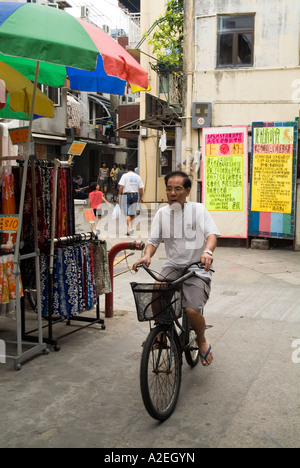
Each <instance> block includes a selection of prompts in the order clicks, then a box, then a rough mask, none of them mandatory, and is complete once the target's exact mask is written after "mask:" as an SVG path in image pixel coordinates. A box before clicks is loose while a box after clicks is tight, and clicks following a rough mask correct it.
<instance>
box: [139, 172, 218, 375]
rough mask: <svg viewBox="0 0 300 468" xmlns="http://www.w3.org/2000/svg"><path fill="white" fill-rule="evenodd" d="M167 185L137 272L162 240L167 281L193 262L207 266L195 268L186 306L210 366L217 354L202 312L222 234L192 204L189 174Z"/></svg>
mask: <svg viewBox="0 0 300 468" xmlns="http://www.w3.org/2000/svg"><path fill="white" fill-rule="evenodd" d="M165 184H166V192H167V197H168V206H165V207H163V208H160V209H159V210H158V212H157V213H156V214H155V216H154V219H153V222H152V226H151V233H150V237H149V240H148V243H147V246H146V248H145V252H144V255H143V257H142V258H140V259H139V260H138V261H137V262H136V263H135V264H134V265H133V269H134V270H135V271H137V267H138V265H140V264H142V263H145V264H146V266H147V267H149V266H150V264H151V258H152V257H153V255H154V254H155V252H156V250H157V248H158V247H159V245H160V243H161V242H162V241H164V243H165V249H166V254H167V261H166V262H165V263H164V264H163V270H162V272H161V275H162V276H163V277H164V278H168V279H170V280H175V279H177V278H178V277H179V276H180V275H181V274H182V272H183V270H184V268H185V266H186V265H188V264H191V263H193V262H200V263H201V264H202V265H204V267H205V269H204V270H203V269H200V268H197V267H195V268H193V269H194V271H195V275H194V276H192V277H191V278H188V279H187V280H186V281H185V283H184V285H183V298H184V299H183V305H184V307H185V308H186V313H187V316H188V318H189V321H190V325H191V328H192V329H193V330H195V332H196V333H197V337H198V347H199V354H200V358H201V362H202V364H203V365H204V366H207V365H210V364H211V363H212V360H213V354H212V351H211V346H210V344H209V342H208V341H207V339H206V337H205V319H204V317H203V314H202V312H203V307H204V305H205V304H206V302H207V300H208V298H209V295H210V290H211V286H210V285H211V277H212V273H211V271H210V268H211V265H212V262H213V252H214V250H215V248H216V246H217V237H218V236H219V235H220V233H219V231H218V229H217V227H216V225H215V223H214V221H213V220H212V218H211V216H210V214H209V213H208V211H207V210H206V208H205V207H204V205H202V204H201V203H195V202H188V200H187V198H188V197H189V195H190V192H191V187H192V183H191V180H190V179H189V177H188V175H187V174H185V173H184V172H181V171H174V172H170V173H169V174H167V175H166V176H165Z"/></svg>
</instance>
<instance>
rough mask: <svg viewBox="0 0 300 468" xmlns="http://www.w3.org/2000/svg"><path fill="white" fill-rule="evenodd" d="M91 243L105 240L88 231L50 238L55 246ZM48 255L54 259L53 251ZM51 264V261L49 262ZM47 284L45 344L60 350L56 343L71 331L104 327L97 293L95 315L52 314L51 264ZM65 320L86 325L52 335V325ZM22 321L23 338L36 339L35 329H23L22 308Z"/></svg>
mask: <svg viewBox="0 0 300 468" xmlns="http://www.w3.org/2000/svg"><path fill="white" fill-rule="evenodd" d="M86 242H88V243H93V244H96V245H106V242H105V241H101V240H99V239H98V238H97V237H96V236H95V235H94V233H92V232H89V233H80V234H75V235H72V236H66V237H62V238H54V239H51V245H52V244H54V245H55V246H56V248H61V247H66V248H67V247H73V246H75V245H78V244H80V243H86ZM51 255H52V256H50V262H51V259H52V260H53V264H54V260H55V252H54V251H53V254H51ZM51 264H52V263H51ZM48 285H49V297H48V315H47V325H45V326H44V327H43V328H48V337H47V338H45V337H44V341H45V342H46V343H47V344H51V345H53V346H54V350H55V351H59V350H60V346H59V344H58V342H59V340H61V339H63V338H65V337H66V336H69V335H71V334H73V333H76V332H77V331H80V330H83V329H84V328H87V327H90V326H92V325H96V324H100V325H101V330H104V329H105V322H104V320H103V319H101V318H100V302H99V295H97V298H96V310H95V312H96V314H95V317H88V316H86V315H84V316H81V315H72V316H67V317H65V316H53V309H54V307H53V265H52V270H50V268H49V273H48ZM64 321H66V324H67V325H71V322H75V323H76V322H77V323H78V322H81V323H82V322H85V323H87V324H86V325H82V326H78V327H76V329H74V330H72V331H69V332H67V333H63V334H61V335H60V336H58V337H55V338H54V336H53V326H54V325H57V324H58V323H61V322H64ZM22 322H23V329H22V334H23V337H24V339H26V340H29V341H36V339H37V337H36V336H33V335H32V334H33V333H35V332H36V331H37V330H30V331H28V332H26V331H25V310H23V315H22Z"/></svg>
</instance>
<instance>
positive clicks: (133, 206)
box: [116, 165, 144, 236]
mask: <svg viewBox="0 0 300 468" xmlns="http://www.w3.org/2000/svg"><path fill="white" fill-rule="evenodd" d="M143 193H144V184H143V181H142V179H141V177H140V176H139V175H138V174H136V173H135V172H134V167H133V166H132V165H128V166H127V169H126V174H123V175H122V177H121V179H120V182H119V194H118V198H117V200H116V202H117V203H120V202H121V203H120V204H121V207H122V208H123V211H124V214H125V216H126V222H127V235H128V236H132V235H133V234H134V230H133V229H132V221H133V220H134V218H135V216H136V211H137V207H138V203H142V202H143Z"/></svg>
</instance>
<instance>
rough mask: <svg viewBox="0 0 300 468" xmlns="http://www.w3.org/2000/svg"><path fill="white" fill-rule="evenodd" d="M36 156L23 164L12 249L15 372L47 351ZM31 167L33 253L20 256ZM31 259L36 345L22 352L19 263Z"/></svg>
mask: <svg viewBox="0 0 300 468" xmlns="http://www.w3.org/2000/svg"><path fill="white" fill-rule="evenodd" d="M36 160H37V159H36V156H30V157H29V159H28V160H25V162H24V169H23V177H22V187H21V196H20V210H19V224H18V230H17V239H16V244H15V247H14V275H15V279H16V328H17V341H16V344H17V355H16V356H10V357H13V359H14V367H15V370H20V369H21V367H22V363H23V362H25V361H27V360H28V359H31V358H32V357H35V356H37V355H38V354H41V353H44V354H48V353H49V350H48V349H47V347H46V344H45V343H44V341H43V330H42V314H41V294H40V266H39V263H40V262H39V256H40V251H39V245H38V229H37V199H36V179H35V167H36ZM29 162H30V165H31V176H32V182H33V183H32V198H33V224H34V251H33V252H30V253H26V254H23V255H21V254H20V245H21V231H22V223H23V208H24V201H25V185H26V178H27V170H28V167H29ZM29 258H32V259H34V261H35V278H36V288H37V319H38V339H37V344H36V345H35V346H33V347H32V348H31V349H29V350H27V351H24V350H23V346H24V345H28V343H24V342H23V337H22V305H21V302H24V301H21V294H20V293H21V291H20V281H19V279H20V277H21V269H20V265H21V261H22V260H24V259H29Z"/></svg>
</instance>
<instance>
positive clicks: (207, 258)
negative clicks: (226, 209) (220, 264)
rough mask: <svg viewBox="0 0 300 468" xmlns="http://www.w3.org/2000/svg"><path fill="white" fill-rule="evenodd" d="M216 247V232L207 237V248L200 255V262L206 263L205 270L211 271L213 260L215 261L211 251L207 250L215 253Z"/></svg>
mask: <svg viewBox="0 0 300 468" xmlns="http://www.w3.org/2000/svg"><path fill="white" fill-rule="evenodd" d="M216 247H217V236H216V235H215V234H211V235H210V236H208V238H207V239H206V244H205V248H204V251H203V253H202V255H201V257H200V262H201V263H202V265H204V267H205V271H209V269H210V267H211V265H212V262H213V261H214V259H213V256H212V255H211V254H210V253H209V252H206V251H208V250H209V251H210V252H212V253H213V252H214V250H215V248H216Z"/></svg>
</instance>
